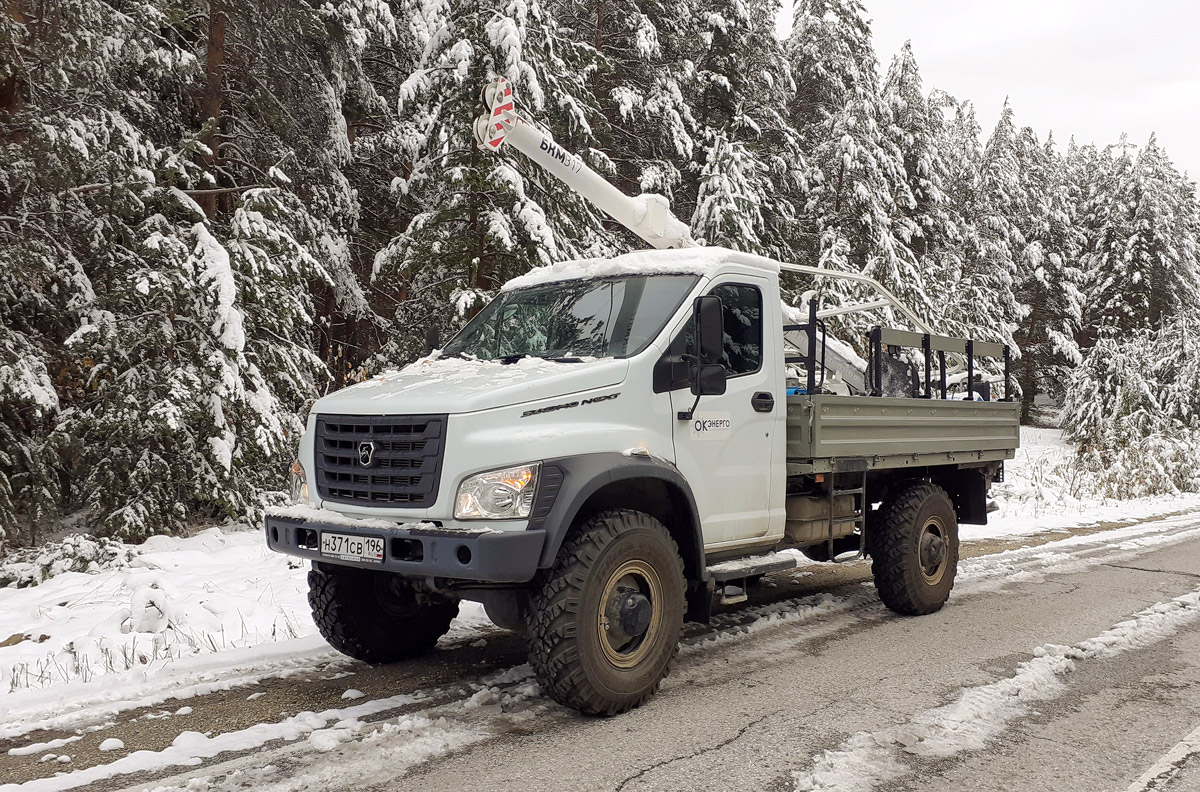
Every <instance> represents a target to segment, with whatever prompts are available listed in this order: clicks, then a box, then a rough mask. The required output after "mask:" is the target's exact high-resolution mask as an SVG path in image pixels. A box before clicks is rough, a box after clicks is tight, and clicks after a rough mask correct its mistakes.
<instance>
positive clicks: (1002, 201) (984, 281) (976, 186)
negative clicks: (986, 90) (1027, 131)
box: [941, 101, 1028, 356]
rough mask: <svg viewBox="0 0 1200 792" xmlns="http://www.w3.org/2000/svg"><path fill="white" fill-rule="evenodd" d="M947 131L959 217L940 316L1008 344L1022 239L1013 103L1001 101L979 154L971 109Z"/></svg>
mask: <svg viewBox="0 0 1200 792" xmlns="http://www.w3.org/2000/svg"><path fill="white" fill-rule="evenodd" d="M953 127H954V128H953V129H952V131H951V138H952V140H954V141H955V144H956V147H957V152H956V153H957V156H958V158H959V162H957V163H952V164H951V172H952V173H957V174H958V175H957V177H955V179H954V180H952V181H955V180H956V181H957V182H958V183H957V185H954V186H952V187H951V188H950V190H949V191H948V192H950V194H951V195H953V196H955V197H956V198H957V200H958V201H959V202H960V203H959V206H960V207H961V208H960V211H961V212H962V215H963V220H964V222H965V227H964V233H963V251H962V254H961V258H962V262H963V263H962V270H961V271H960V272H958V273H955V274H956V275H957V277H946V278H945V280H944V281H943V283H944V289H945V291H944V294H945V297H946V300H945V303H944V304H943V307H942V308H941V315H942V316H944V317H947V318H948V320H949V322H948V323H949V324H950V326H951V327H954V328H955V331H956V332H958V333H961V334H964V335H968V336H971V337H975V338H982V339H985V340H988V341H997V342H1000V343H1005V344H1009V345H1011V346H1012V347H1013V354H1014V356H1016V355H1019V354H1020V350H1019V348H1017V346H1016V344H1015V343H1014V342H1013V337H1012V330H1013V327H1014V326H1015V323H1016V322H1017V321H1018V320H1019V319H1020V318H1021V316H1022V315H1023V309H1022V308H1021V306H1020V305H1018V303H1017V301H1016V298H1015V296H1014V293H1013V290H1014V288H1015V285H1016V283H1015V281H1016V263H1015V262H1016V256H1018V255H1020V252H1021V250H1022V248H1023V246H1024V238H1023V237H1022V236H1021V231H1020V226H1019V218H1021V217H1023V216H1024V213H1025V211H1026V206H1027V204H1028V197H1027V196H1026V195H1025V194H1024V191H1023V186H1022V184H1021V179H1020V172H1019V171H1020V160H1019V158H1018V150H1017V130H1016V126H1015V124H1014V123H1013V111H1012V107H1011V106H1010V105H1009V104H1008V102H1007V101H1006V102H1005V104H1004V108H1003V110H1002V111H1001V114H1000V119H999V121H997V123H996V128H995V130H994V131H993V132H992V135H991V137H989V138H988V142H987V144H986V145H985V146H984V148H983V150H982V152H981V153H976V149H977V146H978V143H977V142H976V140H977V139H976V140H972V138H973V133H972V130H977V129H978V126H977V124H976V123H975V118H974V110H973V109H972V108H969V107H967V108H963V110H962V112H961V113H959V114H958V115H957V116H956V122H955V124H954V125H953Z"/></svg>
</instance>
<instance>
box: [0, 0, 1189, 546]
mask: <svg viewBox="0 0 1200 792" xmlns="http://www.w3.org/2000/svg"><path fill="white" fill-rule="evenodd" d="M778 11H779V6H778V2H777V0H570V1H569V2H564V1H563V0H497V1H496V2H495V3H481V2H479V0H257V2H250V3H233V2H228V0H3V3H0V543H7V544H9V545H11V546H24V545H31V544H36V543H37V542H39V541H41V540H43V539H44V538H46V537H47V536H48V535H49V533H50V532H51V531H53V530H56V529H57V527H58V526H61V525H63V524H64V521H65V522H66V523H70V524H74V525H81V526H82V527H84V528H86V529H87V530H88V531H90V532H92V533H96V534H98V535H104V536H112V537H115V538H121V539H135V540H136V539H138V538H141V537H145V536H148V535H152V534H156V533H167V532H178V531H181V530H183V529H184V528H185V527H187V526H189V525H193V524H196V523H205V522H215V521H223V520H253V519H255V518H256V515H258V514H259V513H261V510H262V508H263V507H264V504H267V503H270V502H271V501H272V499H277V498H280V497H282V496H281V495H279V494H278V491H280V490H281V489H282V488H283V486H284V483H285V480H286V474H287V469H288V465H289V464H290V463H291V461H292V459H293V458H294V455H295V447H296V442H297V438H298V436H299V434H300V432H301V430H302V428H303V421H304V419H305V417H306V415H307V411H308V407H309V405H310V404H311V403H312V402H313V400H314V399H316V398H317V397H319V396H321V395H323V394H325V393H328V392H330V391H332V390H336V389H337V388H340V387H342V386H343V385H345V384H347V383H349V382H354V381H358V380H361V379H363V378H364V377H368V376H371V375H373V374H375V373H377V372H379V371H382V370H385V369H388V368H392V367H396V366H399V365H403V364H405V363H408V362H411V361H412V360H414V359H416V358H417V357H419V356H421V355H424V354H425V353H426V347H425V337H426V332H427V331H428V330H429V329H430V328H434V329H436V330H437V332H438V333H439V334H440V337H441V338H442V339H446V338H448V337H449V336H450V335H451V334H452V333H453V332H454V331H455V330H456V329H457V328H458V327H459V326H461V324H462V323H463V322H464V321H465V320H466V319H467V318H469V317H470V316H471V315H473V314H474V312H477V311H478V310H479V309H480V308H481V307H482V305H483V304H484V303H485V302H486V301H487V300H488V299H489V298H490V297H491V296H492V295H493V294H494V293H495V292H496V290H497V289H498V288H499V287H500V285H501V284H503V283H504V282H505V281H506V280H508V279H510V278H512V277H514V276H516V275H520V274H522V273H524V272H527V271H528V270H530V269H531V268H533V267H538V266H543V265H546V264H549V263H552V262H555V261H560V260H564V259H569V258H585V257H599V256H606V255H611V254H615V253H620V252H625V251H629V250H633V249H637V248H639V247H642V245H641V244H640V242H639V241H638V240H637V239H636V238H635V237H633V236H632V235H631V234H629V233H628V232H626V231H625V230H624V229H622V228H620V227H619V226H617V225H616V224H615V223H612V222H611V221H609V220H608V219H607V218H605V217H602V216H601V215H600V214H599V213H598V212H597V210H595V209H594V208H593V207H591V206H590V205H589V204H587V203H586V202H585V201H584V200H583V199H581V198H580V197H579V196H578V195H575V194H573V193H572V192H570V191H569V190H567V189H566V188H565V187H563V186H562V185H561V184H559V183H558V182H555V181H554V180H552V179H550V178H548V177H547V176H546V175H545V174H544V173H543V172H541V171H539V170H538V169H537V168H536V167H533V166H532V165H531V164H530V163H528V162H527V161H524V160H522V159H521V158H520V157H519V156H517V155H514V154H510V155H501V156H499V157H496V156H491V155H488V154H485V153H483V152H481V151H479V150H478V148H477V147H476V145H475V143H474V140H473V137H472V129H471V122H472V121H473V119H474V118H475V116H476V115H478V113H479V112H480V88H481V87H482V86H483V85H484V84H485V82H487V81H488V80H490V79H492V78H494V77H496V76H504V77H506V78H507V79H508V80H509V81H510V82H511V83H512V84H513V86H514V91H515V93H516V96H517V99H518V103H519V107H520V109H521V111H522V112H523V114H524V115H525V117H527V118H528V119H530V120H532V121H535V122H536V123H538V124H540V125H543V126H544V127H545V128H546V129H548V130H550V131H551V132H552V133H553V135H554V137H555V139H556V140H557V141H558V142H559V143H560V144H561V145H562V146H563V147H564V148H565V149H567V150H568V151H572V152H576V153H578V154H580V155H581V156H582V157H583V158H584V159H585V160H586V161H587V163H588V164H589V165H590V166H591V167H592V168H594V169H596V170H597V171H599V172H601V173H602V174H604V175H605V176H606V177H608V178H609V179H610V180H612V181H613V182H614V183H615V184H616V185H617V186H618V187H620V188H621V189H622V190H624V191H625V192H627V193H630V194H638V193H641V192H658V193H661V194H663V195H665V196H667V197H668V198H669V199H670V202H671V206H672V208H673V210H674V212H675V214H676V215H678V216H679V217H680V218H681V219H683V220H684V221H686V222H689V223H690V225H691V230H692V234H693V236H695V237H696V238H698V239H703V240H704V242H705V243H706V244H709V245H722V246H727V247H731V248H736V249H740V250H744V251H749V252H753V253H760V254H764V255H768V256H771V257H774V258H777V259H780V260H783V261H790V262H795V263H800V264H810V265H819V266H822V267H828V268H837V269H843V270H854V271H861V272H865V273H868V274H870V275H872V276H873V277H875V278H877V279H878V280H880V281H881V282H882V283H883V284H884V285H885V286H887V287H888V288H889V289H891V290H892V291H893V292H894V293H896V294H897V295H899V296H900V297H901V298H902V299H903V300H904V301H905V302H907V303H908V304H909V306H910V307H912V309H913V310H915V311H916V312H917V313H918V314H920V315H921V316H922V317H923V318H924V319H926V320H927V321H928V322H929V323H930V324H931V325H933V326H934V327H936V328H938V329H939V331H940V332H944V333H947V334H955V335H969V336H973V337H975V338H979V339H985V340H989V341H998V342H1002V343H1005V344H1010V345H1011V346H1012V348H1013V350H1014V355H1015V357H1014V361H1013V370H1014V375H1015V379H1016V382H1017V384H1018V386H1019V389H1020V394H1021V398H1022V400H1023V405H1024V410H1023V419H1024V420H1026V421H1027V422H1037V421H1047V420H1055V419H1057V420H1061V422H1062V426H1063V427H1064V429H1065V430H1066V432H1067V435H1068V437H1069V438H1070V439H1071V440H1072V441H1073V442H1074V443H1076V444H1077V445H1078V454H1079V460H1080V465H1081V466H1083V468H1086V469H1090V470H1093V471H1102V472H1103V474H1104V476H1105V477H1106V479H1105V480H1106V481H1107V482H1108V484H1107V486H1109V487H1111V489H1112V494H1113V495H1114V496H1123V495H1128V494H1152V493H1159V492H1174V491H1180V490H1196V489H1200V472H1198V471H1200V331H1198V330H1197V325H1198V322H1200V203H1198V202H1197V197H1196V190H1195V183H1194V182H1193V181H1192V179H1191V177H1190V176H1189V175H1188V174H1186V173H1183V172H1181V171H1180V169H1179V168H1177V167H1176V166H1175V165H1174V164H1173V163H1172V161H1171V158H1170V156H1169V154H1168V152H1166V151H1164V150H1163V148H1162V147H1161V146H1160V145H1159V144H1158V142H1157V141H1156V140H1155V138H1154V137H1153V136H1151V137H1150V138H1149V139H1146V140H1128V139H1125V138H1122V139H1119V140H1114V141H1111V142H1109V143H1108V144H1107V145H1090V144H1089V145H1079V144H1076V142H1075V141H1074V140H1072V139H1071V137H1070V131H1071V130H1070V129H1069V119H1064V120H1063V123H1064V127H1063V128H1062V129H1055V130H1053V134H1051V130H1044V129H1043V130H1035V129H1031V128H1029V127H1027V126H1023V125H1022V124H1021V112H1020V101H1019V97H1014V99H1013V100H1012V101H1011V103H1010V104H1006V105H1005V106H1004V107H1003V110H1002V112H1001V113H1000V116H999V122H998V123H997V124H996V125H995V127H994V128H992V129H981V127H980V124H979V122H978V121H977V115H976V112H977V110H976V107H975V106H974V105H973V104H972V102H971V97H967V96H950V95H948V94H947V93H945V92H943V91H941V90H938V89H937V86H932V85H930V84H929V83H928V82H925V81H923V80H922V77H921V71H920V67H919V56H920V53H919V52H914V51H913V50H912V49H911V48H910V47H908V46H905V47H904V48H903V49H902V50H901V51H900V52H877V51H876V50H875V49H874V47H873V44H872V37H871V28H870V23H869V18H870V7H869V5H866V6H865V5H864V3H862V2H860V1H859V0H799V1H798V2H797V3H796V7H795V12H794V13H795V17H794V24H793V29H792V32H791V34H790V36H788V37H787V38H786V39H779V38H777V37H776V35H775V32H774V30H775V19H776V16H777V14H778ZM995 110H996V108H989V109H988V115H989V116H992V115H995ZM789 277H795V280H794V281H788V282H787V286H788V290H789V293H790V294H791V295H792V296H793V297H794V298H798V297H799V295H800V294H801V293H802V292H804V291H805V290H806V289H808V288H810V287H811V284H810V283H808V282H805V281H804V280H803V279H801V278H799V277H798V276H789ZM842 299H847V296H846V295H841V294H839V293H836V292H833V293H829V294H827V295H825V300H826V302H827V303H828V302H832V303H836V302H837V301H838V300H842ZM855 321H861V322H865V321H866V320H865V319H859V320H855ZM865 329H866V325H860V324H854V323H851V322H846V323H843V324H842V325H841V326H840V327H839V328H838V332H839V333H840V335H841V337H843V338H844V339H845V340H846V341H848V342H850V343H853V344H856V345H859V346H860V347H861V345H862V343H863V339H862V333H863V332H864V331H865Z"/></svg>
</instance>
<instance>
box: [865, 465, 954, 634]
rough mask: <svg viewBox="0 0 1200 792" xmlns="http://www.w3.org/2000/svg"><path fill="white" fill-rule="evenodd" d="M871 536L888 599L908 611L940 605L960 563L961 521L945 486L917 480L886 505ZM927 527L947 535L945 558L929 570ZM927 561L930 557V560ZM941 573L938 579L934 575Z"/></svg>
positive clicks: (875, 570) (878, 579)
mask: <svg viewBox="0 0 1200 792" xmlns="http://www.w3.org/2000/svg"><path fill="white" fill-rule="evenodd" d="M883 512H884V513H883V515H882V519H881V520H880V521H879V522H878V524H877V527H876V529H875V530H874V532H873V533H874V536H873V539H872V541H871V544H870V546H871V573H872V575H873V576H874V577H875V588H876V590H877V591H878V592H879V598H880V599H881V600H883V604H885V605H887V606H888V607H889V608H891V609H892V610H894V611H895V612H896V613H902V614H905V615H909V616H919V615H922V614H926V613H933V612H934V611H937V610H940V609H941V607H942V605H944V604H945V603H946V600H947V599H948V598H949V597H950V589H952V588H954V575H955V572H956V571H957V568H958V520H957V518H956V516H955V513H954V504H953V503H951V502H950V498H949V497H948V496H947V495H946V491H945V490H943V489H942V488H941V487H939V486H937V485H935V484H914V485H912V486H910V487H908V488H907V489H904V490H902V491H900V492H899V493H897V494H896V497H895V498H894V499H893V500H891V501H890V502H889V503H887V504H885V505H884V507H883ZM927 531H930V532H933V533H935V534H937V533H940V534H942V536H941V538H942V541H943V542H944V544H945V558H944V561H943V562H942V563H941V564H939V565H936V566H937V571H938V572H939V574H936V575H930V574H928V567H927V566H926V565H924V564H923V560H922V555H921V542H922V538H923V536H924V535H925V534H926V532H927ZM926 560H927V559H926ZM935 578H936V579H935Z"/></svg>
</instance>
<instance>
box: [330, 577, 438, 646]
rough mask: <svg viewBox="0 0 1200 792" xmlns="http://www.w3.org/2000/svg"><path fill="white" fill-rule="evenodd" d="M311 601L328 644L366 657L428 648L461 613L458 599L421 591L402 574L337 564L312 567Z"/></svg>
mask: <svg viewBox="0 0 1200 792" xmlns="http://www.w3.org/2000/svg"><path fill="white" fill-rule="evenodd" d="M308 604H309V606H310V607H311V608H312V612H313V621H314V622H316V625H317V630H319V631H320V633H321V636H322V637H323V638H324V639H325V640H326V641H328V642H329V645H330V646H332V647H333V648H334V649H337V650H338V651H339V652H341V653H342V654H346V655H349V656H350V657H353V658H354V659H356V660H362V661H363V662H366V663H394V662H396V661H397V660H404V659H406V658H409V657H416V656H417V655H419V654H423V653H424V652H426V651H428V650H429V649H431V648H433V645H434V644H436V643H437V640H438V638H441V637H442V636H443V635H445V634H446V631H447V630H449V629H450V622H451V621H453V620H454V617H455V616H457V615H458V603H457V602H454V601H452V600H448V599H444V598H437V597H433V596H432V595H430V596H429V597H428V598H426V597H425V596H423V595H418V594H417V591H416V590H415V589H414V588H413V587H412V585H411V584H409V582H408V581H407V580H405V579H404V578H403V577H401V576H399V575H395V574H392V573H390V572H377V571H374V570H371V569H358V568H356V567H344V566H338V565H334V564H320V565H318V566H316V567H315V568H314V569H313V570H312V571H311V572H309V573H308Z"/></svg>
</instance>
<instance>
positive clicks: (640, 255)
mask: <svg viewBox="0 0 1200 792" xmlns="http://www.w3.org/2000/svg"><path fill="white" fill-rule="evenodd" d="M722 264H742V265H745V266H749V267H754V268H756V269H761V270H763V271H765V272H773V273H777V272H779V263H778V262H776V261H772V260H771V259H769V258H764V257H762V256H755V255H751V254H749V253H740V252H738V251H736V250H729V249H728V248H720V247H700V248H682V249H679V250H639V251H636V252H634V253H625V254H623V255H620V256H614V257H613V258H594V259H575V260H572V261H562V262H559V263H558V264H551V265H550V266H548V267H536V268H534V269H533V270H531V271H529V272H527V273H525V274H524V275H519V276H517V277H515V278H513V279H512V280H510V281H509V282H508V283H506V284H504V285H503V286H502V287H500V290H501V291H512V290H513V289H525V288H528V287H530V286H540V285H542V284H544V283H554V282H555V281H566V280H575V279H578V278H608V277H613V276H617V275H700V276H705V275H711V274H712V273H713V272H715V271H716V269H717V268H718V267H719V266H721V265H722Z"/></svg>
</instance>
